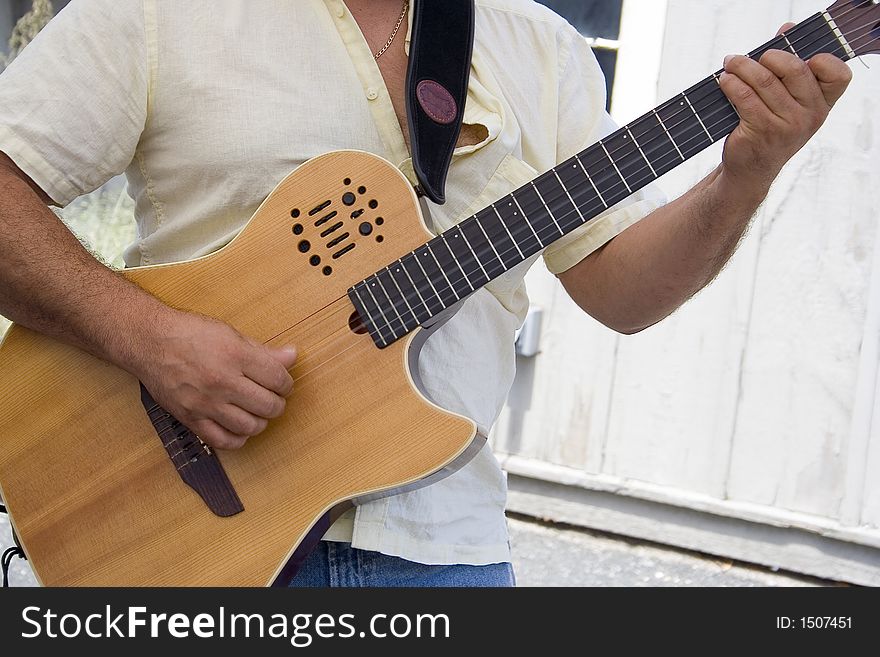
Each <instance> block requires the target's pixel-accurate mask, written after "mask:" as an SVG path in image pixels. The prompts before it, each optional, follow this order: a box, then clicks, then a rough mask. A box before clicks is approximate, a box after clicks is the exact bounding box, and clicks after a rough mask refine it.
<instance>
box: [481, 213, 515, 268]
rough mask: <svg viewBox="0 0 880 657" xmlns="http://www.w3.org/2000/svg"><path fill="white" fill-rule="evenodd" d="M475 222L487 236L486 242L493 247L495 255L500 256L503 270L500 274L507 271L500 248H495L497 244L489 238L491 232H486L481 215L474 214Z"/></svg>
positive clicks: (499, 259)
mask: <svg viewBox="0 0 880 657" xmlns="http://www.w3.org/2000/svg"><path fill="white" fill-rule="evenodd" d="M474 223H475V224H476V225H477V226H478V227H479V229H480V230H481V231H482V232H483V236H484V237H485V238H486V243H487V244H488V245H489V246H490V247H491V248H492V252H493V253H494V254H495V257H496V258H498V262H500V263H501V268H502V270H503V271H501V272H499V275H500V274H502V273H504V272H506V271H507V265H506V264H505V262H504V260H503V259H502V258H501V255H500V254H499V253H498V249H496V248H495V244H493V243H492V240H491V239H489V234H488V233H487V232H486V229H485V228H483V223H482V222H481V221H480V217H479V215H474Z"/></svg>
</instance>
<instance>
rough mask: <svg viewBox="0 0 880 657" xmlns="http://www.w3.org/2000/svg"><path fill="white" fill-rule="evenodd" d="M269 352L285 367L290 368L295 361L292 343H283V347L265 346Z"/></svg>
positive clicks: (295, 352)
mask: <svg viewBox="0 0 880 657" xmlns="http://www.w3.org/2000/svg"><path fill="white" fill-rule="evenodd" d="M267 349H268V350H269V354H270V355H271V356H272V358H274V359H275V360H277V361H278V362H279V363H281V364H282V365H284V367H285V369H288V370H289V369H290V368H291V367H293V364H294V363H295V362H296V356H297V351H296V347H294V346H293V345H285V346H283V347H267Z"/></svg>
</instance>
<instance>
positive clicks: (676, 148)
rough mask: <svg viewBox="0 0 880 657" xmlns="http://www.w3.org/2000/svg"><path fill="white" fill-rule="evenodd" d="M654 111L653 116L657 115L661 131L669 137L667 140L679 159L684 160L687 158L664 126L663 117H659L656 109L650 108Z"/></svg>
mask: <svg viewBox="0 0 880 657" xmlns="http://www.w3.org/2000/svg"><path fill="white" fill-rule="evenodd" d="M651 111H652V112H653V113H654V116H656V117H657V120H658V121H659V122H660V126H661V127H662V128H663V132H665V133H666V136H667V137H669V141H671V142H672V145H673V146H675V150H676V152H677V153H678V156H679V157H680V158H681V161H682V162H684V161H686V160H687V158H686V157H685V156H684V153H682V152H681V149H680V148H679V147H678V144H677V143H675V139H673V138H672V134H671V133H670V132H669V128H667V127H666V124H665V123H664V122H663V119H661V118H660V115H659V114H658V113H657V110H655V109H654V110H651Z"/></svg>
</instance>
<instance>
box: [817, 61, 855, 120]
mask: <svg viewBox="0 0 880 657" xmlns="http://www.w3.org/2000/svg"><path fill="white" fill-rule="evenodd" d="M807 65H808V66H809V67H810V70H811V71H812V72H813V75H815V76H816V80H818V82H819V88H820V89H821V90H822V95H823V96H824V98H825V102H826V103H828V107H834V105H835V103H837V101H838V100H840V97H841V96H843V93H844V92H845V91H846V88H847V87H848V86H849V83H850V82H852V78H853V72H852V69H851V68H850V67H849V66H848V65H847V64H846V63H845V62H844V61H843V60H840V59H838V58H837V57H835V56H834V55H828V54H822V55H816V56H815V57H813V58H812V59H811V60H810V61H809V62H807Z"/></svg>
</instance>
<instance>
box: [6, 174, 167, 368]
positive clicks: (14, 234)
mask: <svg viewBox="0 0 880 657" xmlns="http://www.w3.org/2000/svg"><path fill="white" fill-rule="evenodd" d="M4 159H5V158H4ZM168 311H169V309H168V308H167V307H166V306H164V305H163V304H161V303H160V302H159V301H158V300H157V299H155V298H154V297H152V296H150V295H149V294H147V293H145V292H143V291H142V290H140V289H139V288H138V287H136V286H135V285H133V284H131V283H129V282H128V281H127V280H126V279H125V278H124V277H122V276H121V275H119V274H118V273H116V272H113V271H112V270H110V269H108V268H107V267H105V266H103V265H102V264H101V263H99V262H98V261H97V260H95V258H93V257H92V256H91V254H89V253H88V251H86V249H84V248H83V247H82V245H81V244H80V243H79V241H78V240H77V239H76V238H75V237H74V236H73V235H72V234H71V233H70V231H69V230H67V228H66V227H65V226H64V224H63V223H62V222H61V221H60V220H59V219H58V218H57V217H56V216H55V214H54V213H53V212H52V211H51V210H50V209H49V208H48V207H47V206H46V204H45V201H44V199H41V198H40V196H39V195H38V193H37V191H35V190H34V189H32V188H31V186H30V185H29V184H28V182H27V181H26V180H25V179H24V178H22V177H20V176H19V175H17V174H16V172H15V169H14V165H12V164H11V163H9V161H8V160H5V161H4V162H3V163H2V164H0V313H2V314H3V315H5V316H6V317H8V318H9V319H12V320H13V321H15V322H17V323H19V324H21V325H23V326H26V327H28V328H31V329H33V330H36V331H39V332H41V333H45V334H47V335H50V336H52V337H55V338H58V339H60V340H62V341H64V342H67V343H70V344H73V345H75V346H77V347H80V348H82V349H85V350H87V351H89V352H91V353H93V354H95V355H96V356H98V357H100V358H103V359H105V360H108V361H110V362H113V363H115V364H117V365H119V366H121V367H124V368H126V369H129V370H131V369H132V368H134V366H135V364H136V363H135V361H136V356H137V354H138V353H139V351H140V350H139V349H137V348H136V344H135V342H136V341H138V340H139V339H141V338H140V337H139V333H140V331H139V327H141V326H143V325H144V318H148V317H149V318H151V320H150V321H151V322H154V321H158V319H159V318H160V317H161V316H163V314H164V313H167V312H168Z"/></svg>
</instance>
